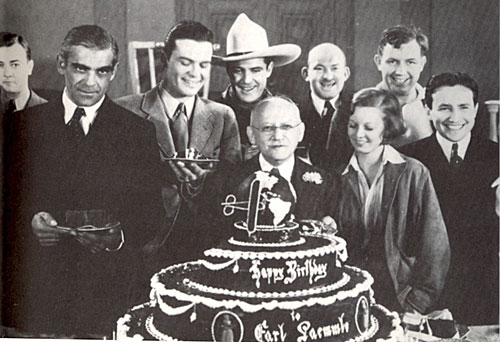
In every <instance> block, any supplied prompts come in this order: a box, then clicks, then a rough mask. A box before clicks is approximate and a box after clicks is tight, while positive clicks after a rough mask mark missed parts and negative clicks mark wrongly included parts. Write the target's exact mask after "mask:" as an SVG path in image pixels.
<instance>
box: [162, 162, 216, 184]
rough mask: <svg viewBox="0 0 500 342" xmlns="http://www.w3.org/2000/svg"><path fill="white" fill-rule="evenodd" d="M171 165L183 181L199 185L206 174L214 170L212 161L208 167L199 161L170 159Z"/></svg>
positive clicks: (178, 177) (179, 179)
mask: <svg viewBox="0 0 500 342" xmlns="http://www.w3.org/2000/svg"><path fill="white" fill-rule="evenodd" d="M169 163H170V167H171V168H172V170H173V171H174V173H175V176H176V177H177V180H178V181H179V182H181V183H191V184H192V185H194V186H197V185H199V184H200V183H201V181H202V180H203V178H204V176H205V175H206V174H207V173H209V172H211V171H212V167H213V165H212V163H210V164H209V165H208V167H207V168H202V167H200V166H199V165H198V164H197V163H189V162H188V163H184V162H179V161H177V162H174V161H169Z"/></svg>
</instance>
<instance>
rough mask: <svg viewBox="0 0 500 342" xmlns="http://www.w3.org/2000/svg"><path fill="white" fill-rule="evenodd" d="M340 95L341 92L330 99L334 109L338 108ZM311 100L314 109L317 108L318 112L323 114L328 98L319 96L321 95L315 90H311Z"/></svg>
mask: <svg viewBox="0 0 500 342" xmlns="http://www.w3.org/2000/svg"><path fill="white" fill-rule="evenodd" d="M339 97H340V94H339V95H337V96H336V97H334V98H333V99H331V100H328V102H330V104H331V105H332V107H333V109H335V110H337V106H336V103H337V100H338V99H339ZM311 100H312V104H313V106H314V109H316V113H318V114H319V115H320V116H321V115H322V114H323V109H325V102H326V100H323V99H321V98H319V96H318V95H316V94H315V93H314V91H311Z"/></svg>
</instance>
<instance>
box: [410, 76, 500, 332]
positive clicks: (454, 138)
mask: <svg viewBox="0 0 500 342" xmlns="http://www.w3.org/2000/svg"><path fill="white" fill-rule="evenodd" d="M425 90H426V92H425V102H426V106H427V108H428V109H429V118H430V119H431V120H432V122H433V123H434V127H435V128H436V132H435V133H434V134H432V135H431V136H430V137H428V138H425V139H422V140H419V141H417V142H415V143H413V144H409V145H407V146H404V147H402V148H401V152H403V153H404V154H406V155H408V156H410V157H413V158H416V159H418V160H420V161H421V162H422V163H423V164H424V165H425V166H427V168H428V169H429V171H430V172H431V177H432V182H433V183H434V187H435V189H436V194H437V196H438V199H439V205H440V206H441V211H442V213H443V217H444V221H445V224H446V228H447V231H448V237H449V240H450V249H451V263H450V271H449V273H448V278H447V282H446V284H445V287H444V290H443V292H442V295H441V305H442V306H443V307H446V308H448V309H450V311H451V313H452V314H453V318H454V319H455V320H457V321H458V322H461V323H464V324H468V325H469V324H470V325H485V324H496V323H498V271H499V267H498V230H499V229H498V216H497V215H496V213H495V202H496V196H495V189H494V188H492V187H491V184H492V183H493V182H494V181H495V179H496V178H497V177H498V143H495V142H493V141H491V140H487V139H484V138H482V137H481V136H478V135H476V134H474V132H473V130H472V128H473V127H474V124H475V121H476V115H477V110H478V106H479V103H478V96H479V88H478V85H477V83H476V81H475V80H474V79H473V78H472V77H470V76H469V75H467V74H465V73H460V72H455V73H443V74H439V75H436V76H433V77H432V78H431V79H430V80H429V82H428V83H427V86H426V89H425ZM464 294H467V295H464Z"/></svg>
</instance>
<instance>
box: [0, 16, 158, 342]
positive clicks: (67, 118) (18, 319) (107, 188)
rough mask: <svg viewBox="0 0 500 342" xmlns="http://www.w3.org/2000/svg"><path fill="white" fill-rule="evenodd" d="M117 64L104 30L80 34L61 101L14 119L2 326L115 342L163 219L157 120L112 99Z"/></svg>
mask: <svg viewBox="0 0 500 342" xmlns="http://www.w3.org/2000/svg"><path fill="white" fill-rule="evenodd" d="M117 66H118V46H117V43H116V41H115V39H114V38H113V37H112V36H111V35H110V34H109V33H108V32H107V31H106V30H105V29H103V28H101V27H99V26H96V25H84V26H78V27H75V28H72V29H71V30H70V31H69V32H68V34H67V35H66V37H65V39H64V41H63V43H62V45H61V51H60V54H59V55H58V56H57V70H58V72H59V73H60V74H61V75H62V76H64V79H65V88H64V91H63V92H62V93H61V95H60V100H58V101H56V100H53V101H49V102H48V103H45V104H42V105H39V106H36V107H32V108H28V109H27V110H26V111H25V112H24V113H23V115H17V116H15V118H14V120H13V123H12V127H13V128H14V129H13V130H12V132H13V133H15V134H13V136H12V137H9V139H11V140H10V141H9V144H7V145H8V146H11V148H9V149H8V150H7V163H6V166H7V169H8V170H7V173H6V178H7V181H6V186H7V194H6V196H7V201H8V203H9V206H8V208H7V207H5V208H6V210H5V212H4V218H5V220H6V222H7V224H6V225H5V228H6V231H5V235H4V237H5V240H4V241H9V248H8V249H4V261H5V263H4V265H3V266H4V268H3V269H2V271H3V272H2V275H3V279H2V280H3V284H4V296H3V298H4V301H3V302H2V309H3V319H4V322H3V324H4V325H5V326H7V327H12V328H15V329H17V330H19V331H21V332H23V333H28V334H29V336H36V337H41V336H50V337H77V338H103V337H111V336H112V332H113V329H114V328H115V324H116V319H117V318H118V317H120V316H121V315H122V314H123V312H124V311H125V310H126V309H127V307H129V306H130V305H132V304H134V303H132V302H131V299H132V298H131V297H130V295H131V293H132V290H133V289H134V288H135V287H136V286H137V281H138V279H137V277H138V275H140V274H141V270H142V269H143V268H144V265H143V264H142V262H141V260H142V258H141V254H140V251H141V248H143V246H144V245H145V243H146V242H147V241H148V238H151V236H154V231H155V229H157V228H158V226H159V225H160V220H161V219H162V217H163V212H162V207H161V199H160V186H159V167H160V161H159V152H158V149H157V144H156V141H155V133H154V125H153V124H151V123H149V122H147V121H146V120H142V119H140V118H138V117H137V116H136V115H134V114H133V113H131V112H129V111H127V110H125V109H123V108H121V107H120V106H118V105H116V104H115V103H114V102H112V101H111V100H110V99H109V98H108V97H107V96H106V91H107V89H108V87H109V85H110V83H111V81H112V80H113V79H114V77H115V75H116V72H117Z"/></svg>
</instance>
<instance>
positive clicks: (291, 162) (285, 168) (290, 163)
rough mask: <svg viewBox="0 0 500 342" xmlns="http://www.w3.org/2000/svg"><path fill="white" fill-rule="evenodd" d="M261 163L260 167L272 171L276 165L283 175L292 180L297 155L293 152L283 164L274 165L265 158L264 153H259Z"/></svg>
mask: <svg viewBox="0 0 500 342" xmlns="http://www.w3.org/2000/svg"><path fill="white" fill-rule="evenodd" d="M259 164H260V169H261V170H262V171H266V172H270V171H271V170H272V169H273V168H275V167H276V168H277V169H278V171H279V172H280V175H281V177H283V178H285V179H286V180H287V181H289V182H291V179H292V172H293V167H294V166H295V156H294V155H293V154H292V155H291V156H290V157H289V158H288V159H287V160H285V161H284V162H283V163H282V164H281V165H279V166H273V165H271V164H270V163H269V162H268V161H267V160H266V159H264V156H263V155H262V153H259Z"/></svg>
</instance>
